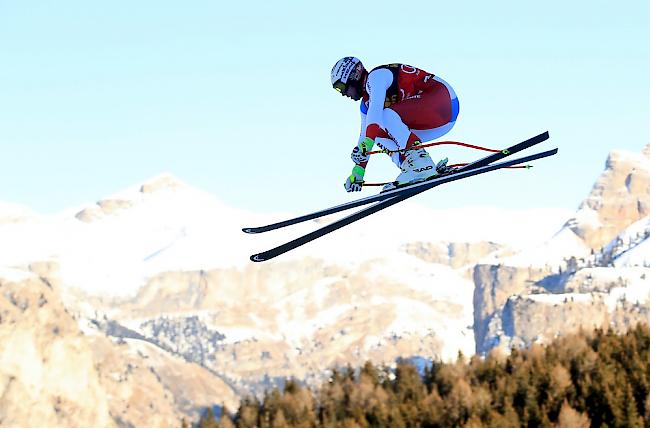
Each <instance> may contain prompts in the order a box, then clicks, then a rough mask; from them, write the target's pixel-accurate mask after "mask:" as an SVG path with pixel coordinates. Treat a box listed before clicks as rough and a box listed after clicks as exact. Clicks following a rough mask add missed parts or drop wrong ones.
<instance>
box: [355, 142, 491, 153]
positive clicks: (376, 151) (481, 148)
mask: <svg viewBox="0 0 650 428" xmlns="http://www.w3.org/2000/svg"><path fill="white" fill-rule="evenodd" d="M445 144H446V145H456V146H463V147H469V148H471V149H476V150H483V151H485V152H492V153H497V152H500V151H501V150H495V149H489V148H487V147H481V146H475V145H473V144H468V143H461V142H460V141H438V142H435V143H427V144H418V145H417V146H414V147H411V148H409V149H400V150H388V149H384V150H375V151H372V152H366V155H375V154H377V153H386V154H389V155H390V154H393V153H404V152H406V151H409V150H413V149H422V148H425V147H433V146H441V145H445Z"/></svg>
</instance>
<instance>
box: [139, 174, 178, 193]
mask: <svg viewBox="0 0 650 428" xmlns="http://www.w3.org/2000/svg"><path fill="white" fill-rule="evenodd" d="M184 187H187V185H186V184H185V183H183V182H182V181H181V180H179V179H178V178H176V177H174V176H173V175H171V174H169V173H164V174H161V175H159V176H157V177H154V178H152V179H150V180H147V181H146V182H145V183H143V184H142V185H141V186H140V193H154V192H158V191H160V190H175V189H180V188H184Z"/></svg>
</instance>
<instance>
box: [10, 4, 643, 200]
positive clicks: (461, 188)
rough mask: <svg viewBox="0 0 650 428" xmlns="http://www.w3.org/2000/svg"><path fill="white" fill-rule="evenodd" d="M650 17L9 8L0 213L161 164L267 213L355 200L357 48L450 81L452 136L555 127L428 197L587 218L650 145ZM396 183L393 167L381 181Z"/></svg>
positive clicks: (390, 7) (565, 7)
mask: <svg viewBox="0 0 650 428" xmlns="http://www.w3.org/2000/svg"><path fill="white" fill-rule="evenodd" d="M311 3H313V4H311ZM649 20H650V3H649V2H647V1H636V2H625V1H622V2H610V1H589V2H587V1H579V2H564V1H562V2H560V1H547V2H535V3H533V2H516V1H508V2H504V1H497V2H478V1H477V2H448V3H439V2H430V1H427V2H425V1H412V2H408V3H405V2H400V3H395V2H386V1H374V2H371V3H368V4H364V3H359V2H349V3H347V2H336V1H334V2H322V3H321V2H299V1H295V2H292V1H278V2H262V1H253V2H234V3H231V4H229V5H225V4H222V3H221V2H215V1H191V2H183V3H181V2H165V1H155V2H154V1H146V0H145V1H138V2H127V1H113V2H101V3H100V2H87V1H57V2H55V1H22V2H18V1H4V0H0V94H1V95H0V149H1V151H0V201H3V202H13V203H19V204H24V205H27V206H29V207H31V208H32V209H34V210H36V211H39V212H44V213H53V212H57V211H60V210H62V209H64V208H67V207H70V206H75V205H79V204H83V203H87V202H93V201H95V200H97V199H99V198H101V197H104V196H106V195H109V194H111V193H114V192H116V191H119V190H121V189H123V188H125V187H129V186H132V185H134V184H137V183H139V182H141V181H143V180H146V179H148V178H150V177H152V176H155V175H157V174H160V173H162V172H170V173H172V174H174V175H176V176H177V177H179V178H180V179H181V180H183V181H185V182H187V183H189V184H191V185H193V186H195V187H199V188H201V189H203V190H206V191H208V192H211V193H213V194H215V195H216V196H217V197H219V198H220V199H222V200H224V201H225V202H227V203H229V204H231V205H234V206H238V207H241V208H246V209H251V210H255V211H260V212H262V211H275V210H292V211H297V212H303V211H311V210H312V209H318V208H323V207H325V206H329V205H333V204H337V203H340V202H343V201H345V200H349V199H352V198H355V197H358V196H360V195H359V194H354V195H348V194H347V193H345V192H344V190H343V182H344V181H345V177H346V176H347V174H349V171H350V169H351V167H352V163H351V161H350V159H349V153H350V150H351V149H352V147H353V146H354V144H355V143H356V139H357V135H358V131H359V123H358V121H359V118H358V105H357V104H356V103H354V102H352V101H350V100H347V99H343V98H342V97H340V96H339V95H337V93H336V92H334V91H333V90H332V89H331V86H330V83H329V72H330V69H331V67H332V65H333V64H334V62H336V60H338V59H339V58H340V57H341V56H345V55H355V56H358V57H360V58H361V59H362V60H363V61H364V63H365V64H366V65H367V66H368V67H369V68H372V67H374V66H377V65H380V64H384V63H390V62H403V63H407V64H411V65H414V66H417V67H420V68H423V69H425V70H427V71H430V72H433V73H435V74H437V75H440V76H441V77H442V78H444V79H445V80H447V81H448V82H449V83H450V84H451V85H452V86H453V87H454V89H455V90H456V92H457V94H458V96H459V99H460V106H461V112H460V117H459V120H458V122H457V124H456V127H455V128H454V129H453V130H452V131H451V132H450V133H449V134H448V135H447V136H446V137H444V139H451V140H460V141H465V142H468V143H472V144H476V145H484V146H489V147H496V148H500V147H504V146H508V145H510V144H512V143H515V142H517V141H519V140H522V139H525V138H528V137H530V136H533V135H536V134H538V133H540V132H542V131H545V130H548V131H549V132H550V134H551V140H550V141H549V142H547V143H546V144H544V145H543V146H542V147H540V148H542V149H547V148H551V147H559V149H560V153H559V154H558V155H557V156H556V157H554V158H551V159H547V160H544V161H540V162H538V164H537V166H536V167H535V168H533V169H532V170H529V171H502V172H497V173H492V174H490V175H489V176H488V175H486V176H481V177H476V178H473V179H468V180H464V181H462V182H456V183H453V184H450V185H448V186H447V187H446V188H439V189H436V190H434V191H431V192H427V194H424V195H421V196H420V197H418V201H419V202H421V203H422V204H425V205H427V206H431V207H432V208H442V207H460V206H466V205H494V206H502V207H507V208H526V207H564V208H569V209H573V208H576V207H577V204H578V203H579V202H580V201H581V200H582V199H583V198H584V197H585V196H586V194H587V193H588V192H589V190H590V189H591V186H592V184H593V182H594V180H595V179H596V178H597V176H598V175H599V174H600V172H601V171H602V169H603V167H604V162H605V159H606V157H607V154H608V152H609V151H610V150H612V149H624V150H629V151H633V152H639V151H640V150H642V148H643V147H644V146H645V145H646V144H648V143H650V132H649V129H648V128H649V127H650V121H649V120H648V115H649V113H650V83H649V82H648V75H650V47H649V44H648V40H650V26H648V22H649ZM431 154H432V156H433V157H434V158H436V159H437V158H439V157H444V156H449V157H450V161H451V162H452V163H454V162H461V161H469V160H472V159H474V158H476V157H479V156H482V153H477V152H473V151H468V150H467V149H462V150H461V149H450V150H447V149H435V150H432V151H431ZM397 173H398V170H397V169H396V168H395V167H394V166H393V165H392V164H391V163H390V162H389V161H388V159H387V158H379V157H376V158H374V159H373V160H372V161H371V164H370V166H369V169H368V175H367V177H368V180H369V181H388V180H392V179H394V177H395V176H396V175H397ZM366 192H367V191H366ZM366 192H364V194H368V193H366Z"/></svg>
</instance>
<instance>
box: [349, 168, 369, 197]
mask: <svg viewBox="0 0 650 428" xmlns="http://www.w3.org/2000/svg"><path fill="white" fill-rule="evenodd" d="M365 173H366V170H365V168H363V167H361V166H359V165H356V166H355V167H354V168H352V174H350V176H349V177H348V179H347V180H346V181H345V184H344V186H345V190H346V191H347V192H359V191H361V188H362V187H363V176H364V174H365Z"/></svg>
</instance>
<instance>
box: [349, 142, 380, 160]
mask: <svg viewBox="0 0 650 428" xmlns="http://www.w3.org/2000/svg"><path fill="white" fill-rule="evenodd" d="M374 145H375V140H373V139H372V138H368V137H366V138H364V139H363V141H361V142H360V143H359V144H358V145H357V146H356V147H355V148H354V149H352V153H351V154H350V157H351V158H352V162H354V163H355V164H357V165H362V164H363V165H365V164H367V163H368V160H369V157H368V154H367V153H368V152H369V151H370V150H372V146H374Z"/></svg>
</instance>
